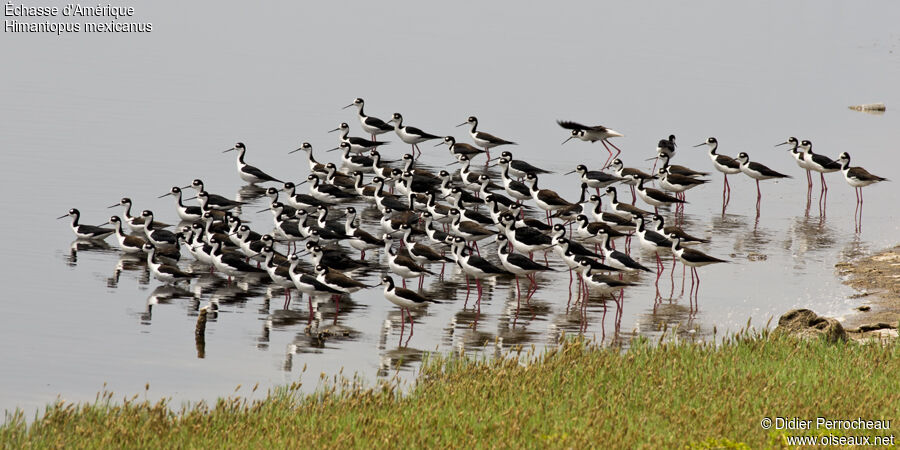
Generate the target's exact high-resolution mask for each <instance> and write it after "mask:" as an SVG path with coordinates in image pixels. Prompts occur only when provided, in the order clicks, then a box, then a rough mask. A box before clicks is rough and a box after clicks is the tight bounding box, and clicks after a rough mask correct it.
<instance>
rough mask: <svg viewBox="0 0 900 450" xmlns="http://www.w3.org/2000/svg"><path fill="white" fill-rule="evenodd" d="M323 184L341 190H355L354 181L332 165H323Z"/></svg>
mask: <svg viewBox="0 0 900 450" xmlns="http://www.w3.org/2000/svg"><path fill="white" fill-rule="evenodd" d="M325 171H326V172H325V183H328V184H331V185H334V186H337V187H340V188H343V189H355V187H356V181H355V180H354V179H353V177H352V176H350V175H349V174H346V173H343V172H341V171H339V170H338V168H337V166H336V165H335V164H334V163H328V164H325Z"/></svg>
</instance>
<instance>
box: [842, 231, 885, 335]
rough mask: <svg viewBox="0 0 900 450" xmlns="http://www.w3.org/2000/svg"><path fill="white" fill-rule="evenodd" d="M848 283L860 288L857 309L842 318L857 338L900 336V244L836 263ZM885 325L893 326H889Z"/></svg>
mask: <svg viewBox="0 0 900 450" xmlns="http://www.w3.org/2000/svg"><path fill="white" fill-rule="evenodd" d="M835 270H836V271H837V275H838V276H840V277H841V278H843V282H844V284H846V285H848V286H850V287H852V288H854V289H856V290H857V291H858V293H857V294H856V295H854V296H853V297H852V298H856V299H859V302H860V305H859V307H858V308H857V311H856V312H855V313H853V314H850V315H848V316H847V317H845V318H844V319H843V321H842V325H843V326H844V328H845V329H846V330H847V333H848V335H849V336H850V337H851V338H855V339H866V338H870V337H872V338H874V337H897V324H898V322H900V245H896V246H894V247H893V248H890V249H887V250H883V251H880V252H878V253H876V254H874V255H870V256H866V257H864V258H861V259H856V260H852V261H844V262H840V263H837V264H835ZM885 326H890V328H887V327H885Z"/></svg>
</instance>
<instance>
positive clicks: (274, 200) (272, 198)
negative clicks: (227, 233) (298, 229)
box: [226, 187, 298, 228]
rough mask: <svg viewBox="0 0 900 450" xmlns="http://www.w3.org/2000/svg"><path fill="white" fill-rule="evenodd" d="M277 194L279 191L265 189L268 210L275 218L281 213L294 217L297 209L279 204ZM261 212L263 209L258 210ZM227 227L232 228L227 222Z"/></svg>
mask: <svg viewBox="0 0 900 450" xmlns="http://www.w3.org/2000/svg"><path fill="white" fill-rule="evenodd" d="M278 192H279V190H278V189H276V188H273V187H270V188H267V189H266V197H268V198H269V208H268V209H269V210H271V211H272V214H273V215H276V216H277V215H279V214H281V213H286V214H287V215H288V216H289V217H296V216H297V211H298V209H297V208H294V207H293V206H290V205H285V204H284V203H282V202H279V201H278ZM263 211H265V209H263V210H260V211H259V212H263ZM226 220H227V219H226ZM228 225H229V228H232V224H231V222H229V223H228Z"/></svg>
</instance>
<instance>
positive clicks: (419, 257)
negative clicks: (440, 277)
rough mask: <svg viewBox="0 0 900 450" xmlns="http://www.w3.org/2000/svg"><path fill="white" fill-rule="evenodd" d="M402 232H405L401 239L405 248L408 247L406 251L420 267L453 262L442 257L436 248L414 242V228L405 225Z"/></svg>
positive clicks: (401, 227) (401, 229)
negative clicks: (434, 263)
mask: <svg viewBox="0 0 900 450" xmlns="http://www.w3.org/2000/svg"><path fill="white" fill-rule="evenodd" d="M400 231H401V232H403V236H402V239H401V242H402V243H403V246H404V247H406V251H407V252H409V256H410V257H412V259H413V260H415V261H416V262H417V263H418V264H419V265H420V266H425V264H429V263H433V262H453V260H452V259H450V258H447V257H446V256H444V255H442V254H441V253H440V252H438V251H437V250H435V249H434V248H432V247H430V246H428V245H425V244H423V243H421V242H415V241H413V240H412V227H411V226H409V224H406V223H404V224H402V225H400Z"/></svg>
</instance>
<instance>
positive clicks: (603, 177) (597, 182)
mask: <svg viewBox="0 0 900 450" xmlns="http://www.w3.org/2000/svg"><path fill="white" fill-rule="evenodd" d="M576 172H577V173H578V176H579V177H581V182H582V183H584V184H587V185H588V187H592V188H594V189H597V194H598V195H599V194H600V188H605V187H607V186H609V185H611V184H613V183H616V182H625V181H626V179H625V178H622V177H618V176H616V175H612V174H609V173H606V172H603V171H600V170H588V168H587V166H585V165H584V164H579V165H578V166H576V167H575V170H572V171H570V172H566V173H564V174H563V175H569V174H570V173H576Z"/></svg>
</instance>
